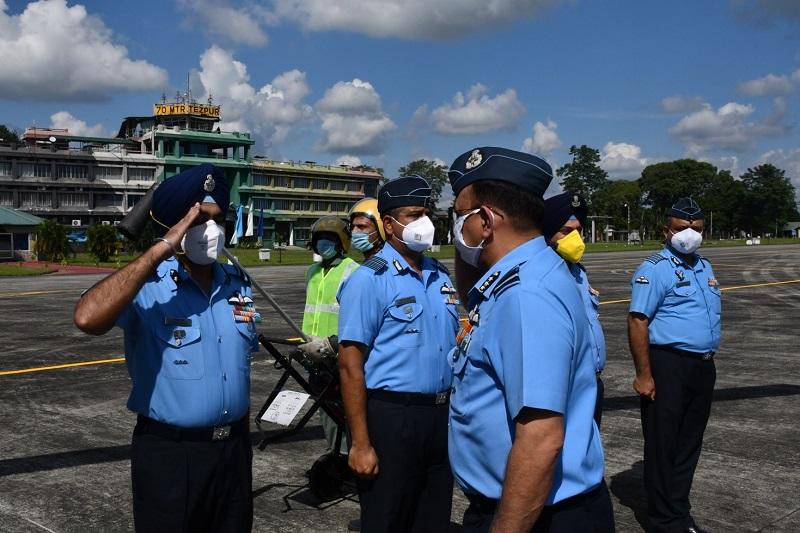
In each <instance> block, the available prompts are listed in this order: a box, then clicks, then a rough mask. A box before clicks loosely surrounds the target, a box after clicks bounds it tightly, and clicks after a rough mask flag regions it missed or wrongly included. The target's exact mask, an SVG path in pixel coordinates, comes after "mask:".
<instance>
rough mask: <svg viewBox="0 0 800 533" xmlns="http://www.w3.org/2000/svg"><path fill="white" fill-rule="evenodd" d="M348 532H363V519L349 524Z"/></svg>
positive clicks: (357, 519) (351, 521)
mask: <svg viewBox="0 0 800 533" xmlns="http://www.w3.org/2000/svg"><path fill="white" fill-rule="evenodd" d="M347 531H361V519H360V518H356V519H354V520H350V522H348V523H347Z"/></svg>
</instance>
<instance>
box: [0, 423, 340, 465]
mask: <svg viewBox="0 0 800 533" xmlns="http://www.w3.org/2000/svg"><path fill="white" fill-rule="evenodd" d="M270 433H271V432H267V435H269V434H270ZM262 437H263V435H262V434H261V433H259V432H258V431H251V432H250V444H251V446H253V447H255V446H257V445H258V443H259V442H261V438H262ZM321 438H324V434H323V432H322V429H321V428H319V427H311V428H306V429H304V430H303V431H300V432H298V433H296V434H294V435H292V436H291V437H287V438H285V439H282V442H300V441H308V440H316V439H321ZM130 458H131V446H130V444H121V445H118V446H106V447H103V448H91V449H88V450H73V451H68V452H60V453H49V454H46V455H32V456H29V457H16V458H14V459H3V460H0V477H4V476H13V475H15V474H30V473H33V472H43V471H47V470H56V469H59V468H73V467H77V466H85V465H93V464H101V463H111V462H114V461H127V460H130Z"/></svg>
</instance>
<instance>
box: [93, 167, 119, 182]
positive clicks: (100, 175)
mask: <svg viewBox="0 0 800 533" xmlns="http://www.w3.org/2000/svg"><path fill="white" fill-rule="evenodd" d="M94 176H95V178H97V179H100V180H121V179H122V167H97V168H95V169H94Z"/></svg>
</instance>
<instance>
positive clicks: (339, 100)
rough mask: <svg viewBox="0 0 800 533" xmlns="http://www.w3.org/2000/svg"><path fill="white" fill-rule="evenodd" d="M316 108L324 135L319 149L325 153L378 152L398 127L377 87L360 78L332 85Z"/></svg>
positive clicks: (318, 146)
mask: <svg viewBox="0 0 800 533" xmlns="http://www.w3.org/2000/svg"><path fill="white" fill-rule="evenodd" d="M315 107H316V110H317V114H318V115H319V117H320V119H321V120H322V130H323V132H324V134H325V136H324V138H323V140H322V141H321V142H320V143H319V144H318V145H317V148H318V149H320V150H323V151H326V152H332V153H347V154H362V155H363V154H379V153H381V152H382V151H383V147H384V145H385V144H386V136H387V135H388V133H389V132H390V131H392V130H393V129H395V128H396V126H395V123H394V122H392V119H391V118H389V116H388V115H387V114H386V113H384V112H383V109H382V106H381V97H380V95H379V94H378V92H377V91H376V90H375V88H374V87H373V86H372V85H371V84H370V83H369V82H366V81H362V80H360V79H358V78H355V79H354V80H352V81H340V82H338V83H336V84H335V85H333V87H330V88H329V89H328V90H327V91H325V94H324V95H323V97H322V98H321V99H320V100H319V101H318V102H317V103H316V105H315Z"/></svg>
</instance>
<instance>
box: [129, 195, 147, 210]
mask: <svg viewBox="0 0 800 533" xmlns="http://www.w3.org/2000/svg"><path fill="white" fill-rule="evenodd" d="M142 198H144V195H143V194H131V193H128V209H130V208H131V207H133V206H135V205H136V202H138V201H139V200H141V199H142Z"/></svg>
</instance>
